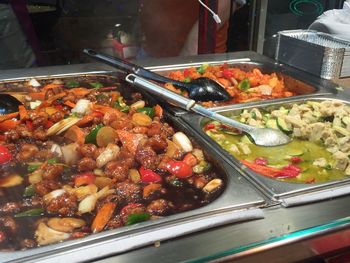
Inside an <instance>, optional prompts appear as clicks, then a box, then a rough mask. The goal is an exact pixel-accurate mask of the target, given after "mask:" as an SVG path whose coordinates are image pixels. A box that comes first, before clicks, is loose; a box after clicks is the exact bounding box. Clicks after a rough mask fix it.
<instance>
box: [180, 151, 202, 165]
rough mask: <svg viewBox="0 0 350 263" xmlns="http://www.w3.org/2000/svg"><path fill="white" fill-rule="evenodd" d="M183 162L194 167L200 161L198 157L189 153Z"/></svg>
mask: <svg viewBox="0 0 350 263" xmlns="http://www.w3.org/2000/svg"><path fill="white" fill-rule="evenodd" d="M183 162H184V163H186V164H188V165H189V166H192V167H193V166H195V165H196V164H197V163H198V161H197V158H196V157H195V156H194V155H193V154H192V153H187V154H186V155H185V157H184V159H183Z"/></svg>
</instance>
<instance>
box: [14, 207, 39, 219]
mask: <svg viewBox="0 0 350 263" xmlns="http://www.w3.org/2000/svg"><path fill="white" fill-rule="evenodd" d="M43 213H44V209H43V208H34V209H30V210H27V211H24V212H21V213H18V214H15V216H14V217H30V216H41V215H42V214H43Z"/></svg>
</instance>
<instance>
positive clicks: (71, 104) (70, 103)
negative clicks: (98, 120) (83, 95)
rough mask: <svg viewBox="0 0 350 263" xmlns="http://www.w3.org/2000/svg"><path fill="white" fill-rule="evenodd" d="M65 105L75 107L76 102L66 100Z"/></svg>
mask: <svg viewBox="0 0 350 263" xmlns="http://www.w3.org/2000/svg"><path fill="white" fill-rule="evenodd" d="M64 105H67V106H68V107H71V108H74V107H75V103H73V102H71V101H69V100H68V101H65V102H64Z"/></svg>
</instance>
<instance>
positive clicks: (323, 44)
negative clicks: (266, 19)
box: [275, 30, 350, 79]
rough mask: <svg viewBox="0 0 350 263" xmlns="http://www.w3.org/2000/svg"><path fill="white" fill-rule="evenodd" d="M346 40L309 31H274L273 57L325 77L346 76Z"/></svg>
mask: <svg viewBox="0 0 350 263" xmlns="http://www.w3.org/2000/svg"><path fill="white" fill-rule="evenodd" d="M349 53H350V42H347V41H345V40H342V39H338V38H336V37H333V36H331V35H329V34H326V33H321V32H317V31H313V30H286V31H280V32H278V43H277V47H276V53H275V59H276V60H278V61H281V62H282V63H286V64H288V65H291V66H293V67H296V68H299V69H302V70H304V71H306V72H310V73H312V74H314V75H316V76H320V77H321V78H325V79H337V78H341V77H349V76H350V56H349Z"/></svg>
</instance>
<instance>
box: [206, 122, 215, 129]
mask: <svg viewBox="0 0 350 263" xmlns="http://www.w3.org/2000/svg"><path fill="white" fill-rule="evenodd" d="M212 129H215V124H214V123H208V124H207V125H205V126H204V130H206V131H207V130H212Z"/></svg>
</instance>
